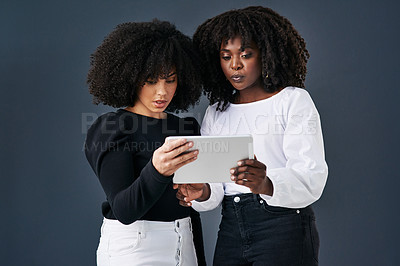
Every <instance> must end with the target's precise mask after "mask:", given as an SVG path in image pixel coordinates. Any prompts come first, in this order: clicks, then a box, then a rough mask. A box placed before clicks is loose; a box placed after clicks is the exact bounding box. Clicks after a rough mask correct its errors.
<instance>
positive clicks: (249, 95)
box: [235, 88, 282, 104]
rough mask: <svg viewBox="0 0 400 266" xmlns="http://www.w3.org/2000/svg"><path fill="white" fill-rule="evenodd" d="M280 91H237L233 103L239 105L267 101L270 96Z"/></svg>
mask: <svg viewBox="0 0 400 266" xmlns="http://www.w3.org/2000/svg"><path fill="white" fill-rule="evenodd" d="M281 90H282V88H281V89H279V90H277V91H275V92H266V91H264V89H262V88H260V89H257V90H252V91H245V90H243V91H239V92H238V96H237V98H236V100H235V103H237V104H241V103H252V102H256V101H260V100H264V99H267V98H269V97H271V96H274V95H275V94H277V93H279V92H280V91H281Z"/></svg>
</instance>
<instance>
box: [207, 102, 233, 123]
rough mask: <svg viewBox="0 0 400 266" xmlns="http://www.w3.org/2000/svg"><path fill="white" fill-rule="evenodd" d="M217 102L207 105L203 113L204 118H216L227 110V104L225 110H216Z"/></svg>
mask: <svg viewBox="0 0 400 266" xmlns="http://www.w3.org/2000/svg"><path fill="white" fill-rule="evenodd" d="M217 106H218V103H214V104H213V105H209V106H208V107H207V110H206V113H205V115H204V119H206V120H215V119H217V118H218V117H219V116H220V115H221V114H226V113H227V112H228V111H229V105H228V107H227V109H226V110H224V111H221V110H217Z"/></svg>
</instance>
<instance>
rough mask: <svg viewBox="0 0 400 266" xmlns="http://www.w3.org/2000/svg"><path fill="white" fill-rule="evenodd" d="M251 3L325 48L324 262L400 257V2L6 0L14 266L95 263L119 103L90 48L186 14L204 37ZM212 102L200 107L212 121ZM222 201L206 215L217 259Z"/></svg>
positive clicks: (6, 200) (2, 86) (185, 25)
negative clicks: (94, 144)
mask: <svg viewBox="0 0 400 266" xmlns="http://www.w3.org/2000/svg"><path fill="white" fill-rule="evenodd" d="M248 5H264V6H268V7H271V8H272V9H274V10H275V11H277V12H278V13H280V14H281V15H283V16H285V17H287V18H288V19H289V20H290V21H291V22H292V23H293V24H294V26H295V27H296V28H297V29H298V31H299V32H300V34H301V35H302V36H303V37H304V39H305V40H306V42H307V48H308V50H309V52H310V54H311V58H310V60H309V64H308V76H307V81H306V89H307V90H308V91H309V92H310V94H311V96H312V98H313V100H314V101H315V104H316V106H317V108H318V109H319V112H320V115H321V120H322V126H323V132H324V138H325V148H326V158H327V161H328V164H329V167H330V168H329V171H330V172H329V178H328V182H327V185H326V188H325V191H324V193H323V195H322V198H321V199H320V200H319V201H318V202H316V203H315V204H314V209H315V211H316V215H317V223H318V228H319V232H320V238H321V249H320V265H332V266H336V265H400V255H399V254H400V253H399V252H398V239H399V238H400V234H399V232H400V230H399V224H400V219H399V217H400V215H399V207H398V202H399V200H398V195H397V194H398V191H399V188H400V176H399V171H398V167H397V166H398V161H399V155H398V151H399V148H400V145H399V136H400V134H399V133H400V132H399V124H398V120H397V119H398V118H399V115H400V112H399V98H400V93H399V77H400V69H399V63H400V58H399V52H398V46H399V42H400V37H399V36H400V35H399V28H400V18H399V16H398V10H399V7H400V4H399V2H398V1H388V0H386V1H370V0H365V1H361V0H360V1H356V0H348V1H344V0H328V1H320V0H315V1H311V0H310V1H307V0H305V1H298V0H288V1H284V0H281V1H278V0H273V1H256V0H249V1H244V0H243V1H240V0H231V1H216V0H203V1H195V0H169V1H168V0H167V1H165V0H136V1H134V0H131V1H128V0H125V1H118V0H114V1H111V0H98V1H89V0H80V1H72V0H70V1H43V0H37V1H27V0H26V1H23V0H12V1H11V0H3V1H1V3H0V40H1V41H0V75H1V76H0V77H1V79H0V104H1V105H0V119H1V120H0V122H1V129H0V145H1V146H0V175H1V178H0V191H1V193H0V196H1V200H0V212H1V216H0V264H1V265H6V266H8V265H17V266H19V265H21V266H26V265H38V266H54V265H60V266H62V265H66V266H71V265H74V266H78V265H82V266H86V265H89V266H90V265H95V250H96V248H97V244H98V239H99V230H100V225H101V222H102V217H101V211H100V205H101V202H102V201H103V200H104V199H105V196H104V194H103V191H102V189H101V187H100V185H99V182H98V180H97V178H96V177H95V175H94V173H93V172H92V170H91V169H90V167H89V164H88V163H87V161H86V159H85V157H84V154H83V152H82V147H83V142H84V139H85V136H86V130H87V128H88V126H89V125H90V123H91V122H92V121H93V119H95V118H96V117H97V116H98V115H100V114H102V113H104V112H107V111H110V110H112V108H108V107H105V106H102V105H99V106H96V105H93V104H92V98H91V95H90V94H89V93H88V89H87V85H86V74H87V71H88V69H89V58H90V54H91V53H92V52H93V51H94V50H95V49H96V47H97V46H98V45H99V44H100V43H101V42H102V40H103V38H104V37H105V36H106V35H107V34H108V33H109V32H110V31H112V30H113V29H114V27H115V26H116V25H117V24H119V23H122V22H127V21H150V20H152V19H153V18H158V19H161V20H168V21H171V22H173V23H174V24H175V25H176V26H177V28H178V29H180V30H181V31H182V32H184V33H185V34H188V35H189V36H191V35H192V34H193V32H194V31H195V29H196V27H197V25H199V24H200V23H202V22H203V21H205V20H206V19H207V18H210V17H212V16H215V15H217V14H220V13H222V12H224V11H227V10H229V9H232V8H240V7H245V6H248ZM207 104H208V101H207V99H205V98H203V99H202V101H201V103H200V104H199V105H198V106H196V107H195V108H194V109H192V110H190V115H194V116H195V117H196V118H198V120H199V122H201V118H202V115H203V113H204V111H205V108H206V107H207ZM219 215H220V210H219V209H217V210H214V211H211V212H208V213H203V214H202V218H203V223H204V238H205V245H206V255H207V260H208V262H209V263H210V261H211V260H212V255H213V249H214V244H215V239H216V231H217V227H218V223H219Z"/></svg>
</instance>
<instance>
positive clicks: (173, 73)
mask: <svg viewBox="0 0 400 266" xmlns="http://www.w3.org/2000/svg"><path fill="white" fill-rule="evenodd" d="M175 74H176V72H172V73H171V74H168V75H167V78H169V77H172V76H173V75H175Z"/></svg>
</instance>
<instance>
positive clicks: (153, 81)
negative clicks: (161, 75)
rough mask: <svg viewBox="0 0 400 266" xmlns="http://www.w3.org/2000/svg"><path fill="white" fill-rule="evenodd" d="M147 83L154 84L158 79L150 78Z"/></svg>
mask: <svg viewBox="0 0 400 266" xmlns="http://www.w3.org/2000/svg"><path fill="white" fill-rule="evenodd" d="M146 83H147V84H149V85H154V84H156V83H157V80H151V79H149V80H146Z"/></svg>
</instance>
